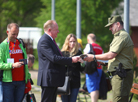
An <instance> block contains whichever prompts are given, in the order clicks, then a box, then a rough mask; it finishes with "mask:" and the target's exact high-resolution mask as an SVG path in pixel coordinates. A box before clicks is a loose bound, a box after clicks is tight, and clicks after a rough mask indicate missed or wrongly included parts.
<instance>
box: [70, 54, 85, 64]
mask: <svg viewBox="0 0 138 102" xmlns="http://www.w3.org/2000/svg"><path fill="white" fill-rule="evenodd" d="M87 57H88V56H87V54H81V55H80V56H74V57H72V62H73V63H77V62H81V63H83V60H85V59H86V58H87Z"/></svg>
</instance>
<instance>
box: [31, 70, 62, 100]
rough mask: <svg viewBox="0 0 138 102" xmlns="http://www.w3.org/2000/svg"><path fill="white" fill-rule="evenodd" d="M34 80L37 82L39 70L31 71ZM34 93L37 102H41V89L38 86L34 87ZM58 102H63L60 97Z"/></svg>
mask: <svg viewBox="0 0 138 102" xmlns="http://www.w3.org/2000/svg"><path fill="white" fill-rule="evenodd" d="M29 72H30V74H31V78H32V80H37V75H38V71H37V70H30V71H29ZM32 93H34V95H35V98H36V102H40V101H41V88H40V86H37V85H32ZM57 102H61V99H60V97H57Z"/></svg>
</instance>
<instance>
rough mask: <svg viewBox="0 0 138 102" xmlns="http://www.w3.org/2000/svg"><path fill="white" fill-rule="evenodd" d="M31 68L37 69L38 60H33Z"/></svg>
mask: <svg viewBox="0 0 138 102" xmlns="http://www.w3.org/2000/svg"><path fill="white" fill-rule="evenodd" d="M33 69H34V70H38V61H35V62H34V65H33Z"/></svg>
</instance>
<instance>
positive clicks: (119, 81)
mask: <svg viewBox="0 0 138 102" xmlns="http://www.w3.org/2000/svg"><path fill="white" fill-rule="evenodd" d="M105 27H109V30H111V32H112V34H113V35H114V39H113V40H112V42H111V44H110V49H109V52H107V53H104V54H100V55H95V56H94V55H92V54H88V55H87V56H88V57H86V58H85V59H84V60H85V61H89V62H90V61H93V59H97V60H109V61H108V71H109V72H110V74H111V75H112V79H111V84H112V91H113V102H128V99H129V93H130V89H131V86H132V82H133V71H132V68H133V42H132V40H131V38H130V36H129V34H128V33H127V32H126V31H125V30H124V28H123V21H122V19H121V16H119V15H115V16H112V17H110V18H108V24H107V25H106V26H105ZM119 63H122V68H123V69H124V70H123V72H119V73H118V72H117V71H116V69H115V67H116V68H119ZM120 67H121V66H120ZM120 73H121V75H120ZM122 75H123V76H122ZM125 75H126V76H125Z"/></svg>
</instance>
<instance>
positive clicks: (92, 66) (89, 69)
mask: <svg viewBox="0 0 138 102" xmlns="http://www.w3.org/2000/svg"><path fill="white" fill-rule="evenodd" d="M89 45H90V52H89V53H88V54H95V53H94V51H93V48H92V45H91V44H89ZM95 71H97V61H96V60H94V61H91V62H86V64H85V69H84V72H85V73H87V74H93V73H94V72H95Z"/></svg>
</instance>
